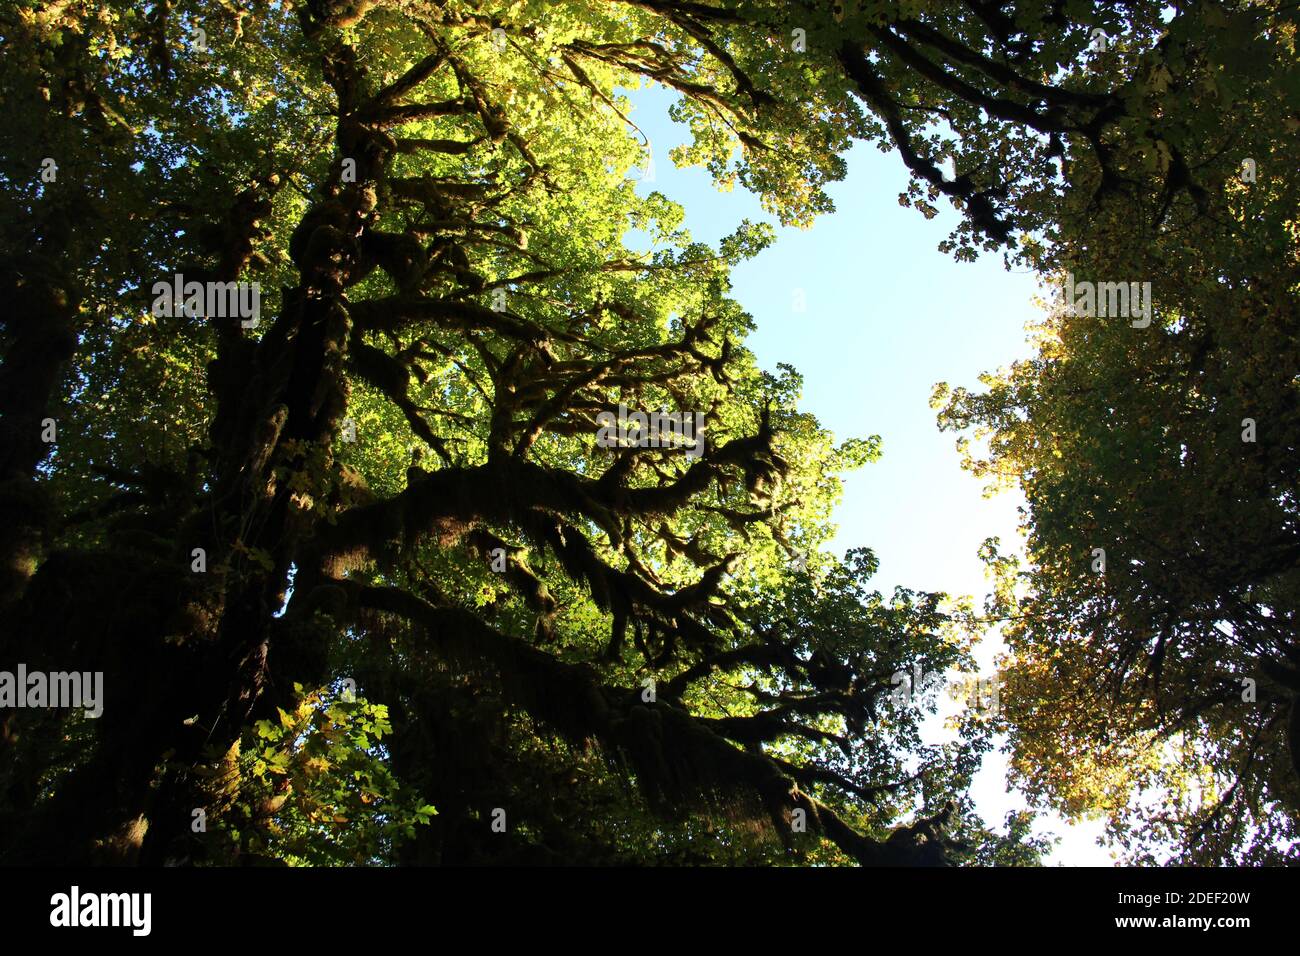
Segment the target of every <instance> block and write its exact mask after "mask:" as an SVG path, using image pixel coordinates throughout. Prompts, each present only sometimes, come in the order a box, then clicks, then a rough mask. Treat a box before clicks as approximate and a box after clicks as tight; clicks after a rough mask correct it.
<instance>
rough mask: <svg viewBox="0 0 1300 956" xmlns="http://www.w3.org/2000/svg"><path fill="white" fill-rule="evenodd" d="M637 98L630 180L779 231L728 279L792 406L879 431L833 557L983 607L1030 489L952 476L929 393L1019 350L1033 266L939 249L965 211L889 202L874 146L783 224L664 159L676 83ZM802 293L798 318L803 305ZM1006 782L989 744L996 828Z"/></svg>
mask: <svg viewBox="0 0 1300 956" xmlns="http://www.w3.org/2000/svg"><path fill="white" fill-rule="evenodd" d="M629 95H630V97H631V99H632V102H633V104H634V106H635V111H634V113H633V115H632V118H633V120H634V121H635V122H636V124H637V125H638V126H639V127H640V128H641V130H642V131H643V132H644V133H645V135H646V136H647V137H648V138H649V140H650V143H651V152H652V155H653V162H654V166H653V175H654V179H653V182H648V183H645V184H644V185H643V186H641V187H639V188H640V189H642V190H643V191H649V190H651V189H654V190H658V191H659V192H662V193H663V194H664V195H666V196H668V197H669V198H671V199H673V200H674V201H676V202H678V203H680V204H681V205H682V206H683V207H684V208H685V210H686V226H687V228H689V229H690V232H691V235H692V236H693V237H694V238H696V239H699V240H703V241H707V242H710V243H716V242H717V241H718V240H719V239H720V238H722V237H723V236H725V235H728V234H730V233H731V232H733V231H734V229H735V226H736V224H737V223H739V222H740V221H741V220H742V219H750V220H752V221H755V222H757V221H767V222H771V223H772V225H773V226H774V227H775V228H776V229H777V240H776V242H775V243H774V244H773V246H772V247H770V248H769V249H767V250H766V251H764V252H762V253H761V254H759V255H758V256H757V257H756V258H755V259H752V260H750V261H748V262H746V263H743V264H742V265H741V266H740V267H739V268H737V269H736V270H735V271H734V273H733V275H732V282H733V288H732V291H731V295H732V296H733V297H734V298H735V299H736V300H737V301H739V302H740V303H741V304H742V305H743V306H744V308H745V309H746V311H748V312H749V313H750V314H751V315H752V316H753V317H754V319H755V322H756V323H757V326H758V329H757V331H756V332H755V333H754V334H753V335H752V336H751V337H750V338H749V340H748V341H747V343H746V344H747V346H748V347H749V348H750V349H751V350H752V351H753V352H754V354H755V355H756V356H757V358H758V362H759V365H760V366H762V367H763V368H765V369H768V370H770V371H775V369H776V365H777V363H778V362H785V363H788V364H790V365H792V366H794V367H795V368H796V369H798V370H799V371H800V372H801V373H802V374H803V376H804V390H803V397H802V400H801V402H800V407H801V408H802V409H805V410H807V411H809V412H811V413H812V414H814V415H816V416H817V418H818V420H819V421H820V422H821V424H822V426H823V427H825V428H828V429H830V430H831V431H832V432H833V433H834V435H835V438H836V440H837V441H840V440H843V439H844V438H849V437H855V436H856V437H865V436H867V435H880V436H881V439H882V440H883V451H884V457H883V459H882V460H880V461H879V462H876V463H875V464H871V465H868V466H867V467H865V468H863V469H861V470H859V471H856V472H851V473H849V474H847V475H845V476H843V477H844V498H843V501H842V502H841V504H840V505H839V507H838V508H837V509H836V512H835V521H836V523H837V524H838V526H839V532H838V534H837V536H836V538H835V539H834V541H833V542H832V543H831V550H832V551H833V552H834V553H836V554H841V555H842V554H843V553H844V551H846V550H847V549H849V548H853V547H870V548H871V549H872V550H873V551H874V552H875V553H876V556H877V558H878V559H879V561H880V571H879V573H878V575H877V576H876V578H875V579H874V581H873V584H874V586H875V587H877V588H879V589H880V590H881V591H882V592H883V593H886V594H888V593H889V592H890V591H892V590H893V588H894V587H895V586H896V585H902V586H905V587H909V588H913V589H916V590H932V591H945V592H947V593H949V594H973V595H975V596H976V598H977V606H978V603H979V599H981V598H982V596H983V595H984V593H985V592H986V591H987V589H988V582H987V581H986V580H985V576H984V566H983V565H982V564H981V562H980V560H979V558H978V557H977V551H978V549H979V545H980V542H982V541H983V540H984V539H985V538H987V537H989V536H999V537H1000V538H1001V539H1002V545H1003V550H1004V551H1006V550H1008V549H1009V548H1010V547H1011V546H1013V545H1015V544H1017V543H1018V541H1019V536H1018V532H1017V530H1016V525H1017V513H1016V509H1017V506H1018V505H1019V504H1020V503H1021V501H1022V499H1021V498H1020V496H1019V494H1018V493H1003V494H1000V495H998V496H996V497H993V498H985V497H984V495H983V487H982V483H981V481H980V480H979V479H976V478H975V477H974V476H972V475H971V474H969V473H968V472H965V471H963V470H962V469H961V465H960V456H959V454H958V452H957V450H956V448H955V447H954V436H953V435H951V434H944V433H941V432H940V431H939V429H938V426H937V425H936V423H935V413H934V411H933V410H932V409H931V408H930V404H929V401H930V394H931V391H932V389H933V387H934V385H935V383H937V382H941V381H943V382H948V383H950V384H952V385H954V386H956V385H965V386H967V387H975V386H977V385H978V376H979V374H980V373H981V372H985V371H992V370H994V369H996V368H997V367H999V366H1002V365H1006V364H1008V363H1010V362H1012V361H1014V360H1015V359H1017V358H1021V357H1026V356H1028V355H1029V346H1028V344H1027V343H1026V337H1025V332H1024V327H1025V324H1026V323H1027V322H1029V321H1030V320H1032V319H1034V318H1035V317H1036V315H1037V307H1036V306H1035V305H1034V304H1033V302H1032V300H1033V298H1034V297H1035V295H1037V294H1039V290H1038V287H1037V284H1036V280H1035V277H1034V276H1033V275H1032V274H1017V273H1013V272H1008V271H1007V270H1006V269H1005V268H1004V266H1003V264H1002V259H1001V256H1000V255H986V256H983V257H982V258H981V259H980V260H979V261H978V262H975V263H959V262H955V261H954V260H953V259H952V257H951V256H949V255H946V254H944V253H941V252H939V251H938V249H937V248H936V247H937V245H938V243H939V242H940V241H941V240H943V239H944V238H946V237H947V236H948V234H949V233H950V232H951V231H952V229H953V227H954V226H955V225H956V223H957V221H958V220H957V213H956V212H955V211H954V210H953V209H952V208H951V206H949V205H947V203H946V202H944V203H941V204H940V208H941V213H940V215H939V216H937V217H936V218H935V219H932V220H926V219H925V218H924V217H923V216H922V215H921V214H920V213H919V212H917V211H916V210H915V209H905V208H903V207H901V206H899V205H898V194H899V193H900V192H902V191H903V190H904V189H905V188H906V186H907V171H906V168H905V167H904V166H903V163H902V160H901V159H900V158H899V156H898V154H897V153H895V152H890V153H882V152H880V151H879V149H878V148H877V147H876V146H874V145H869V144H863V143H858V144H856V145H855V146H854V147H853V150H852V151H851V152H850V153H849V154H848V156H847V161H848V175H847V176H846V177H845V179H844V180H843V181H842V182H839V183H835V184H832V186H831V187H830V189H829V190H828V191H829V193H830V195H831V197H832V198H833V199H834V201H835V207H836V208H835V212H834V213H832V214H830V215H826V216H823V217H821V218H820V219H818V220H817V221H816V223H815V224H814V225H813V227H812V228H811V229H810V230H806V231H805V230H800V229H796V228H789V229H786V228H781V227H780V226H779V225H777V224H776V222H775V220H774V219H773V218H772V217H771V216H769V215H767V214H766V213H764V212H763V210H762V208H761V207H760V205H759V202H758V199H757V198H756V197H755V196H753V195H752V194H750V193H748V192H746V191H745V190H743V189H739V188H738V189H736V190H735V191H734V192H731V193H723V192H719V191H718V190H716V189H715V188H714V186H713V184H712V182H711V180H710V178H709V175H708V173H707V172H706V171H704V170H702V169H685V170H681V169H677V168H675V167H674V166H673V165H672V163H671V161H670V160H669V159H668V150H670V149H671V148H672V147H674V146H677V145H679V144H680V143H682V142H684V141H685V139H686V137H687V136H688V135H689V134H688V132H687V130H686V128H685V127H684V126H681V125H679V124H676V123H673V122H672V121H671V120H670V119H669V117H668V106H669V105H670V103H671V102H672V101H673V99H674V98H675V97H674V95H673V94H670V93H668V92H667V91H665V90H663V89H662V88H660V87H652V88H650V89H648V90H640V91H636V92H634V93H631V94H629ZM796 290H802V295H803V299H804V302H805V306H804V309H803V311H797V310H796ZM998 650H999V647H998V646H997V645H996V644H994V643H993V642H992V641H991V640H990V641H986V642H985V644H984V645H983V646H982V647H981V648H980V651H979V654H978V657H979V659H980V664H981V671H982V673H984V674H989V673H991V672H992V668H991V662H992V659H993V657H994V655H995V654H996V653H997V652H998ZM1005 779H1006V759H1005V757H1004V756H1003V755H1002V754H1000V753H996V752H995V753H993V754H990V755H988V756H987V757H986V758H985V760H984V765H983V769H982V770H981V772H980V773H979V775H978V776H977V778H976V782H975V786H974V789H973V792H972V797H973V799H974V801H975V804H976V807H977V808H978V810H979V812H980V814H981V815H982V816H983V817H984V819H985V821H986V822H987V823H989V824H990V825H992V826H995V827H1000V825H1001V823H1002V820H1003V818H1004V817H1005V815H1006V812H1007V811H1008V810H1012V809H1020V808H1022V807H1024V805H1025V802H1024V799H1023V798H1022V797H1021V796H1020V795H1019V794H1016V793H1014V792H1011V793H1009V792H1008V791H1007V788H1006V784H1005ZM1039 829H1040V831H1041V830H1044V829H1045V830H1049V831H1051V832H1052V833H1055V834H1057V835H1059V836H1060V837H1061V838H1062V839H1061V842H1060V843H1059V844H1058V846H1057V848H1056V851H1055V852H1054V853H1053V854H1052V855H1051V857H1050V858H1049V859H1048V862H1049V863H1050V864H1063V865H1067V866H1106V865H1111V864H1112V860H1111V857H1110V853H1109V851H1106V850H1104V849H1102V848H1101V847H1099V846H1097V845H1096V839H1097V837H1098V835H1099V834H1100V833H1101V824H1100V823H1099V822H1091V821H1089V822H1085V823H1082V824H1079V825H1076V826H1070V825H1068V824H1066V823H1065V822H1063V821H1061V820H1058V819H1055V818H1049V819H1046V820H1045V825H1044V826H1042V827H1040V828H1039Z"/></svg>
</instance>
